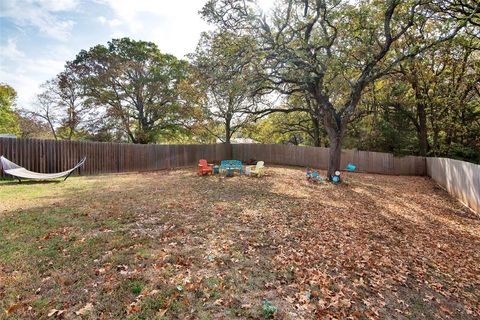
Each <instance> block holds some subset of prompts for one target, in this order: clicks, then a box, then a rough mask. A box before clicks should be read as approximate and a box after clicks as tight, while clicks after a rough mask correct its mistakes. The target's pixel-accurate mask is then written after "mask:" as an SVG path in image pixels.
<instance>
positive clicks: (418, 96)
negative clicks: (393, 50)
mask: <svg viewBox="0 0 480 320" xmlns="http://www.w3.org/2000/svg"><path fill="white" fill-rule="evenodd" d="M411 85H412V87H413V89H414V90H415V106H416V108H417V118H418V130H417V136H418V142H419V154H420V155H421V156H422V157H425V156H426V155H427V149H428V140H427V112H426V111H425V104H424V101H423V95H422V92H421V91H420V90H421V88H420V87H419V85H418V80H417V78H414V79H412V82H411Z"/></svg>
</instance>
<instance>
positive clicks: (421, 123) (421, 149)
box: [417, 103, 428, 157]
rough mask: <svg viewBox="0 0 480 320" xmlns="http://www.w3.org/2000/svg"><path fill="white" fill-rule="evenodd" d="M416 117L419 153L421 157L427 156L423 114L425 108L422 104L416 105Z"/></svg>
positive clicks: (424, 114) (425, 119)
mask: <svg viewBox="0 0 480 320" xmlns="http://www.w3.org/2000/svg"><path fill="white" fill-rule="evenodd" d="M417 116H418V124H419V128H418V129H419V130H418V141H419V153H420V155H421V156H422V157H425V156H426V155H427V150H428V139H427V113H426V112H425V106H424V105H423V103H417Z"/></svg>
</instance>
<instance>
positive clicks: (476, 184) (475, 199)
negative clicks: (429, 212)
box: [427, 158, 480, 213]
mask: <svg viewBox="0 0 480 320" xmlns="http://www.w3.org/2000/svg"><path fill="white" fill-rule="evenodd" d="M427 171H428V175H429V176H430V177H431V178H432V179H433V180H435V181H436V182H437V183H438V184H439V185H441V186H442V187H444V188H445V189H447V191H448V192H449V193H450V194H451V195H453V196H454V197H455V198H457V199H458V200H460V201H461V202H463V203H464V204H465V205H466V206H468V207H469V208H471V209H472V210H473V211H474V212H476V213H480V165H478V164H474V163H470V162H465V161H460V160H454V159H447V158H427Z"/></svg>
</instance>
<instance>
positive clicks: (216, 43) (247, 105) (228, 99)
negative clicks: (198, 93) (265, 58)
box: [191, 32, 255, 143]
mask: <svg viewBox="0 0 480 320" xmlns="http://www.w3.org/2000/svg"><path fill="white" fill-rule="evenodd" d="M253 47H254V43H252V41H251V39H250V38H248V37H241V36H239V37H236V36H235V35H233V34H231V33H228V32H221V33H203V34H202V36H201V39H200V42H199V44H198V46H197V49H196V52H195V54H193V55H192V56H191V57H192V60H193V61H192V64H193V66H194V67H195V68H197V75H198V76H199V77H201V83H200V85H201V86H203V88H204V91H205V96H204V99H203V107H204V108H203V111H204V112H203V114H204V117H203V120H204V121H203V123H204V127H205V128H206V129H207V130H209V132H210V134H212V135H213V136H215V137H216V138H218V139H220V140H221V141H222V142H225V143H230V140H231V138H232V136H233V135H234V134H235V133H236V132H237V131H239V130H240V129H241V128H243V127H245V126H246V125H247V124H248V123H250V122H252V119H253V118H252V116H251V115H250V114H249V113H247V111H251V110H252V109H253V108H254V106H255V101H254V100H253V98H252V91H253V88H252V87H251V85H250V81H249V78H251V74H252V70H251V68H252V50H253ZM221 127H223V130H222V129H221ZM219 129H220V130H219Z"/></svg>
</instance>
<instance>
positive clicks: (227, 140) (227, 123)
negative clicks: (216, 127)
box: [225, 119, 232, 143]
mask: <svg viewBox="0 0 480 320" xmlns="http://www.w3.org/2000/svg"><path fill="white" fill-rule="evenodd" d="M231 136H232V130H231V128H230V120H228V119H227V120H226V121H225V143H230V138H231Z"/></svg>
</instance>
